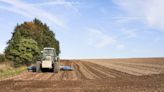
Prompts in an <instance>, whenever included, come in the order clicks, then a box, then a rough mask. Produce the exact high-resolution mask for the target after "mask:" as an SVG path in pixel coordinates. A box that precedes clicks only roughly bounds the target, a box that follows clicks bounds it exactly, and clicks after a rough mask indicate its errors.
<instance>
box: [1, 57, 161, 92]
mask: <svg viewBox="0 0 164 92" xmlns="http://www.w3.org/2000/svg"><path fill="white" fill-rule="evenodd" d="M100 61H103V60H100ZM100 61H98V60H95V61H94V60H63V61H61V65H70V66H72V67H73V69H74V70H73V71H60V72H59V73H52V72H43V73H35V72H28V71H25V72H23V73H21V74H19V75H16V76H13V77H10V78H6V79H3V80H0V92H45V91H47V92H109V91H111V92H139V91H140V92H164V73H163V71H164V68H163V67H162V66H163V65H164V59H161V61H163V62H158V63H157V64H155V63H154V62H155V61H151V62H150V63H149V61H146V60H144V61H145V62H144V61H142V62H139V63H137V62H129V61H125V62H120V61H117V62H112V61H111V62H107V61H104V62H100ZM117 67H118V69H116V68H117ZM125 67H126V68H129V69H134V70H132V71H130V72H128V71H124V70H129V69H124V68H125ZM119 69H122V70H119ZM135 70H137V71H135ZM151 70H153V72H150V73H152V74H149V75H146V74H147V73H143V72H144V71H146V72H147V71H151ZM158 70H159V71H162V72H158ZM133 71H134V72H133ZM131 72H133V73H131ZM135 73H136V74H135ZM138 73H141V74H139V75H138Z"/></svg>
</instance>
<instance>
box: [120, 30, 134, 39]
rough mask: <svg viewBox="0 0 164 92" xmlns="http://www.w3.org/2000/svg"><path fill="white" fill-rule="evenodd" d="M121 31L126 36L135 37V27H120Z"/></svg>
mask: <svg viewBox="0 0 164 92" xmlns="http://www.w3.org/2000/svg"><path fill="white" fill-rule="evenodd" d="M121 31H122V32H123V33H124V34H125V35H126V36H125V37H126V38H135V37H137V34H136V29H124V28H122V29H121Z"/></svg>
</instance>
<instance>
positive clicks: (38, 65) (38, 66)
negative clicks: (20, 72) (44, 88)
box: [36, 61, 41, 73]
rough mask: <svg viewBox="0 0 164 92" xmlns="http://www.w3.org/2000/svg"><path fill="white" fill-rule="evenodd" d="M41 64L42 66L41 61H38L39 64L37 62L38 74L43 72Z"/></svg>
mask: <svg viewBox="0 0 164 92" xmlns="http://www.w3.org/2000/svg"><path fill="white" fill-rule="evenodd" d="M40 64H41V62H40V61H37V62H36V72H38V73H39V72H41V67H40Z"/></svg>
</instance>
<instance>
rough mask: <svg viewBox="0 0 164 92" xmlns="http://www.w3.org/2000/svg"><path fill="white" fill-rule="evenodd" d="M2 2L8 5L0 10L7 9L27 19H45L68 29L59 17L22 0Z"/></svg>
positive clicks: (2, 0)
mask: <svg viewBox="0 0 164 92" xmlns="http://www.w3.org/2000/svg"><path fill="white" fill-rule="evenodd" d="M0 2H3V3H6V4H8V5H6V6H3V7H0V9H5V10H8V11H11V12H14V13H18V14H21V15H22V16H25V17H30V18H31V17H32V18H34V17H37V18H41V19H45V20H48V21H50V22H52V23H54V24H56V25H57V26H60V27H62V28H65V27H66V25H65V23H64V21H63V20H61V19H59V18H58V17H57V16H55V15H53V14H50V13H48V12H46V11H44V10H42V9H40V8H37V7H35V6H32V5H30V4H27V3H25V2H22V1H20V0H0Z"/></svg>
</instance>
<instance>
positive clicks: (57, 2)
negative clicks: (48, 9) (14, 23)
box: [30, 0, 79, 13]
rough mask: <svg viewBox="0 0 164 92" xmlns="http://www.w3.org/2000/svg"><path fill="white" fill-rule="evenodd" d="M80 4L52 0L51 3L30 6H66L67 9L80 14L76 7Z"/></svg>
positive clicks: (65, 0)
mask: <svg viewBox="0 0 164 92" xmlns="http://www.w3.org/2000/svg"><path fill="white" fill-rule="evenodd" d="M78 4H79V3H78V2H73V1H67V0H50V1H46V2H41V3H34V4H30V5H32V6H50V5H60V6H64V7H65V8H67V9H72V10H74V11H75V12H77V13H78V12H79V10H78V8H77V7H76V6H77V5H78Z"/></svg>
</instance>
